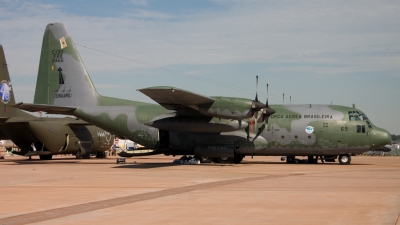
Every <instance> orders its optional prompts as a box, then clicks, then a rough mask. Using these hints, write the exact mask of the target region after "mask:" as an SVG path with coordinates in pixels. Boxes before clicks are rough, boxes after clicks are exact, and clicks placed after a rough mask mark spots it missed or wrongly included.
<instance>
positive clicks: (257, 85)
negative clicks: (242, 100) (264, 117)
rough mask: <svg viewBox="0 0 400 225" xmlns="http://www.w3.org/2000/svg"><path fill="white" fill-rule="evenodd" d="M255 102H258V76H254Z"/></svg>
mask: <svg viewBox="0 0 400 225" xmlns="http://www.w3.org/2000/svg"><path fill="white" fill-rule="evenodd" d="M255 101H256V102H258V76H256V99H255Z"/></svg>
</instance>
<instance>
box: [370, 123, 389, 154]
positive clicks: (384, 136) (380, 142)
mask: <svg viewBox="0 0 400 225" xmlns="http://www.w3.org/2000/svg"><path fill="white" fill-rule="evenodd" d="M391 143H392V137H391V136H390V133H389V132H388V131H387V130H385V129H382V128H377V127H376V128H374V129H373V130H372V131H371V136H370V144H371V149H375V148H379V147H382V146H385V145H388V144H391Z"/></svg>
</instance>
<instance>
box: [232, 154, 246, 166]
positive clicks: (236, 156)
mask: <svg viewBox="0 0 400 225" xmlns="http://www.w3.org/2000/svg"><path fill="white" fill-rule="evenodd" d="M243 158H244V156H242V155H235V157H234V158H233V161H232V162H233V163H236V164H239V163H241V162H242V160H243Z"/></svg>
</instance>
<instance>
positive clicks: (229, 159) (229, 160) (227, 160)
mask: <svg viewBox="0 0 400 225" xmlns="http://www.w3.org/2000/svg"><path fill="white" fill-rule="evenodd" d="M243 158H244V156H241V155H235V157H216V158H214V162H215V163H223V164H229V163H235V164H238V163H240V162H242V160H243Z"/></svg>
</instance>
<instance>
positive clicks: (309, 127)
mask: <svg viewBox="0 0 400 225" xmlns="http://www.w3.org/2000/svg"><path fill="white" fill-rule="evenodd" d="M306 132H307V134H311V133H312V132H314V127H312V126H307V127H306Z"/></svg>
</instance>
